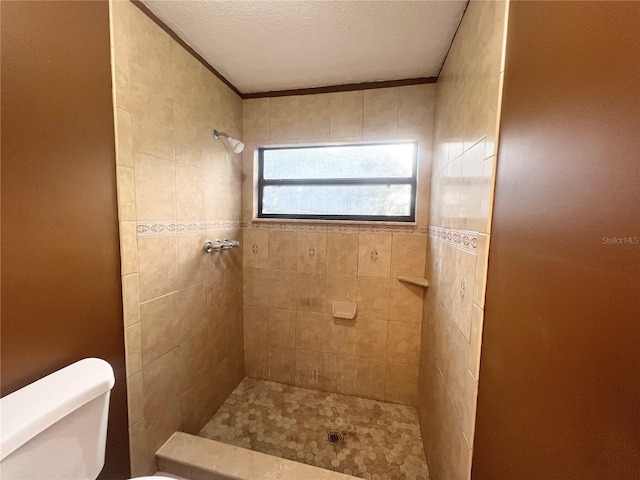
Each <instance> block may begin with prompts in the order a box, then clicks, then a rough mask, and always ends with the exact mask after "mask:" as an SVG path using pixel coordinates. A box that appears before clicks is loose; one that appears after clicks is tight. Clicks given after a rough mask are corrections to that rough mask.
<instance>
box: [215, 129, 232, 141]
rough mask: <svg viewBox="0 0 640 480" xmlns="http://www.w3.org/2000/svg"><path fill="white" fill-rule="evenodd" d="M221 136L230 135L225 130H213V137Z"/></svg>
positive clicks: (227, 136)
mask: <svg viewBox="0 0 640 480" xmlns="http://www.w3.org/2000/svg"><path fill="white" fill-rule="evenodd" d="M220 137H224V138H227V139H228V138H229V135H228V134H227V133H224V132H219V131H218V130H214V131H213V138H220Z"/></svg>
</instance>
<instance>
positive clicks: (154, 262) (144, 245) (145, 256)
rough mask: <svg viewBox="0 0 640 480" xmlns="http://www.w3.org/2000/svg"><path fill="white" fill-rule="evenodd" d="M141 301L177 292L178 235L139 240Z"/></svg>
mask: <svg viewBox="0 0 640 480" xmlns="http://www.w3.org/2000/svg"><path fill="white" fill-rule="evenodd" d="M138 256H139V269H140V272H139V282H140V301H141V302H146V301H147V300H151V299H152V298H156V297H159V296H161V295H166V294H167V293H170V292H173V291H175V290H176V288H177V285H178V272H177V270H178V268H177V265H176V256H177V238H176V235H165V236H157V237H140V238H139V239H138Z"/></svg>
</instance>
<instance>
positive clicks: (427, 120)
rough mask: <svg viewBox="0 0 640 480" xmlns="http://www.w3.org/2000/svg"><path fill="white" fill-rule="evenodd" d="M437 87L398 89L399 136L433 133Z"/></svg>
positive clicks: (415, 86) (432, 85) (431, 85)
mask: <svg viewBox="0 0 640 480" xmlns="http://www.w3.org/2000/svg"><path fill="white" fill-rule="evenodd" d="M435 93H436V85H435V84H428V85H409V86H406V87H399V88H398V135H411V134H414V135H415V134H423V133H424V134H427V135H430V134H431V133H432V132H433V121H434V111H435Z"/></svg>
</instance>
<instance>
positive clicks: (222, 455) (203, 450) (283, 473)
mask: <svg viewBox="0 0 640 480" xmlns="http://www.w3.org/2000/svg"><path fill="white" fill-rule="evenodd" d="M156 457H157V458H158V466H159V467H160V469H161V470H162V471H164V472H167V473H171V474H173V475H178V476H180V477H182V478H185V479H188V480H300V479H307V478H308V479H314V480H353V479H355V478H356V477H352V476H351V475H345V474H344V473H339V472H334V471H332V470H325V469H323V468H319V467H314V466H312V465H307V464H305V463H299V462H295V461H293V460H287V459H284V458H280V457H274V456H272V455H267V454H264V453H260V452H254V451H252V450H247V449H245V448H240V447H236V446H234V445H227V444H226V443H221V442H216V441H215V440H209V439H208V438H202V437H197V436H195V435H190V434H188V433H183V432H176V433H174V434H173V435H172V436H171V438H169V440H167V441H166V442H165V444H164V445H162V447H160V449H159V450H158V451H157V452H156Z"/></svg>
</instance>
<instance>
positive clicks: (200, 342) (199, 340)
mask: <svg viewBox="0 0 640 480" xmlns="http://www.w3.org/2000/svg"><path fill="white" fill-rule="evenodd" d="M210 359H211V355H210V352H209V337H208V333H207V324H206V323H201V324H199V325H198V326H197V327H196V328H195V329H194V330H193V331H192V332H191V335H189V337H188V339H187V340H186V341H185V342H183V343H181V344H180V367H181V368H182V380H183V387H182V388H183V392H185V393H186V390H189V389H191V388H192V387H193V386H195V385H196V384H197V383H198V382H199V381H200V380H202V379H203V378H205V377H206V376H207V375H208V373H209V371H210V370H209V367H210ZM183 400H184V399H183ZM205 422H206V420H205Z"/></svg>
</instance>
